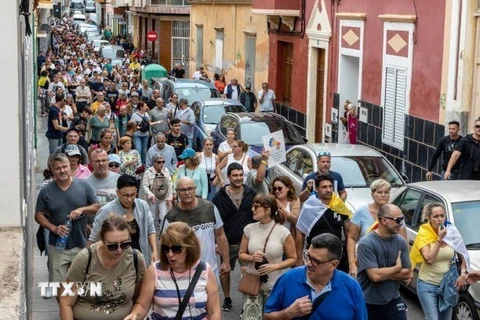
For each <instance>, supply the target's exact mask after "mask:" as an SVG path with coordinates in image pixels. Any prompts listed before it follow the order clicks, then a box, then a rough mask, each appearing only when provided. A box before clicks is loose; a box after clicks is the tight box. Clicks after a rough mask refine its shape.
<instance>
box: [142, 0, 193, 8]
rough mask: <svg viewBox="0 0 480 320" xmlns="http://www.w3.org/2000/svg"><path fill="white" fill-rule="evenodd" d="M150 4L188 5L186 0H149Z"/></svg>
mask: <svg viewBox="0 0 480 320" xmlns="http://www.w3.org/2000/svg"><path fill="white" fill-rule="evenodd" d="M150 3H151V5H152V6H169V7H170V6H177V7H184V6H189V3H188V0H150Z"/></svg>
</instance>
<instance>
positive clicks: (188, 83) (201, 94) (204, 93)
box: [153, 76, 220, 105]
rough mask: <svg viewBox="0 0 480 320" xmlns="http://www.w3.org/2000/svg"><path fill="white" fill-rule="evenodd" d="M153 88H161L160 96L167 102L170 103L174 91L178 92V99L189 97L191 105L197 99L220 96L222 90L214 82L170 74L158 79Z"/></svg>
mask: <svg viewBox="0 0 480 320" xmlns="http://www.w3.org/2000/svg"><path fill="white" fill-rule="evenodd" d="M153 89H158V90H160V96H161V97H162V98H163V100H165V103H168V99H169V98H170V96H171V94H172V93H176V94H177V95H178V99H182V98H185V99H187V100H188V104H189V105H191V104H192V103H193V102H194V101H197V100H202V99H208V98H220V92H219V91H218V90H217V88H215V86H214V85H213V84H211V83H210V82H206V81H201V80H190V79H177V78H174V77H170V76H169V77H167V78H164V79H160V80H156V81H155V82H154V83H153Z"/></svg>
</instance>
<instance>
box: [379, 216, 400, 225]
mask: <svg viewBox="0 0 480 320" xmlns="http://www.w3.org/2000/svg"><path fill="white" fill-rule="evenodd" d="M383 218H385V219H388V220H392V221H395V222H396V223H397V224H400V223H402V221H403V219H405V217H398V218H392V217H383Z"/></svg>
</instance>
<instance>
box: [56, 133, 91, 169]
mask: <svg viewBox="0 0 480 320" xmlns="http://www.w3.org/2000/svg"><path fill="white" fill-rule="evenodd" d="M66 138H67V143H64V144H62V145H61V146H59V147H57V148H56V149H55V151H54V152H53V154H57V153H66V150H67V147H68V146H70V145H74V146H76V147H77V148H78V150H79V153H80V154H79V155H80V156H81V158H80V160H81V161H80V163H81V164H86V163H88V153H87V151H86V150H85V149H84V148H83V147H82V146H80V145H79V144H78V141H79V139H80V132H79V131H78V129H76V128H70V129H68V130H67V135H66Z"/></svg>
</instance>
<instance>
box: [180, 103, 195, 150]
mask: <svg viewBox="0 0 480 320" xmlns="http://www.w3.org/2000/svg"><path fill="white" fill-rule="evenodd" d="M179 104H180V110H178V112H177V113H176V115H175V117H176V118H178V119H180V123H181V124H182V126H181V130H182V133H183V134H185V135H186V136H187V138H188V145H187V148H190V147H191V146H192V140H193V128H194V125H195V114H194V113H193V110H192V108H189V107H188V100H187V99H185V98H182V99H180V101H179Z"/></svg>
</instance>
